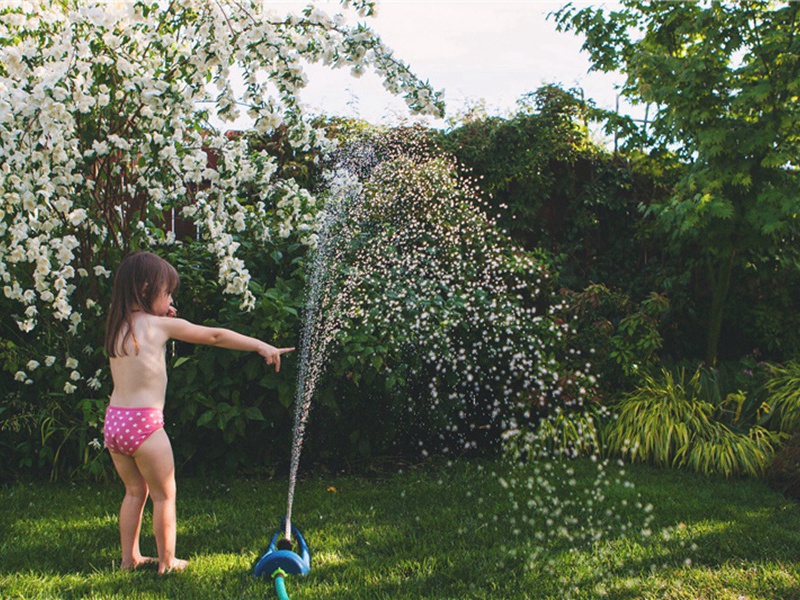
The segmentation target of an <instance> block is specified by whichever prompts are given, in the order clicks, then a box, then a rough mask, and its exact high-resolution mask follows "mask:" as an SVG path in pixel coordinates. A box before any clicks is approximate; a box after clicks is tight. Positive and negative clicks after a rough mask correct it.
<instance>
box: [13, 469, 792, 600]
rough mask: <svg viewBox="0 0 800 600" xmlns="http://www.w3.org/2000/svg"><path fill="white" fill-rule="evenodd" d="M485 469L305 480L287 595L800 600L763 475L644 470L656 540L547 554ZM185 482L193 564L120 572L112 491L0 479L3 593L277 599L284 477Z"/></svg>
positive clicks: (786, 514)
mask: <svg viewBox="0 0 800 600" xmlns="http://www.w3.org/2000/svg"><path fill="white" fill-rule="evenodd" d="M475 466H476V465H475V464H473V463H468V462H465V463H454V464H452V465H450V464H448V465H442V466H438V467H429V468H426V469H424V470H418V471H415V472H413V473H406V474H402V475H397V474H386V475H384V476H381V477H378V478H373V479H365V478H361V477H339V478H332V477H326V478H325V480H324V481H323V480H321V479H317V478H314V477H311V478H309V479H306V480H302V481H301V482H300V485H299V487H298V500H299V504H298V513H297V523H296V524H297V525H298V526H299V527H300V528H301V530H302V531H303V533H304V535H305V536H306V538H307V540H308V542H309V545H310V547H311V551H312V569H311V573H310V574H309V575H307V576H305V577H290V578H289V579H288V580H287V588H288V590H289V595H290V597H291V598H292V599H293V600H304V599H311V598H314V599H319V598H326V599H328V598H330V599H334V600H335V599H345V598H347V599H348V600H349V599H352V598H408V599H411V598H442V599H444V598H453V599H463V598H470V599H472V598H478V599H480V598H487V599H488V598H504V599H510V600H514V599H524V598H537V599H538V598H553V599H556V598H558V599H561V598H576V599H577V598H586V599H589V598H621V599H634V598H659V599H660V598H673V599H687V600H688V599H695V598H715V599H717V598H723V599H724V598H732V599H734V600H737V599H738V598H739V597H740V596H744V597H746V598H747V599H748V600H757V599H764V600H766V599H776V598H780V599H781V600H792V599H795V600H800V566H799V565H798V562H797V561H798V554H800V552H798V549H800V506H798V505H797V504H796V503H793V502H790V501H788V500H786V499H785V498H782V497H781V496H779V495H777V494H775V493H774V492H772V491H771V490H769V489H768V488H766V487H765V486H763V485H762V484H760V483H758V482H754V481H746V480H740V481H724V480H706V479H704V478H702V477H699V476H693V475H688V474H685V473H676V472H673V471H659V470H656V469H651V468H648V467H637V468H634V469H631V470H630V475H631V478H632V480H633V481H634V483H635V484H636V488H637V490H638V491H639V492H640V493H641V494H642V495H643V496H644V497H646V498H648V499H650V500H652V501H653V502H654V505H655V506H656V509H655V511H654V515H655V520H654V522H653V523H652V525H651V529H652V531H651V533H650V535H649V536H642V535H640V532H634V533H633V534H632V535H629V536H615V537H611V538H609V539H604V540H602V541H600V542H599V543H597V544H595V545H594V546H592V547H583V546H581V547H574V548H569V547H565V546H563V545H562V546H559V547H553V548H552V549H549V550H548V549H547V548H548V546H547V545H546V541H545V542H542V541H537V540H536V539H535V538H532V537H531V538H529V537H526V536H524V535H518V536H513V535H510V534H509V531H508V523H509V520H510V519H511V518H519V516H520V515H519V514H518V510H515V509H514V508H513V507H512V506H511V505H510V504H509V502H508V500H507V498H506V497H505V495H504V494H503V493H501V488H500V486H499V484H498V483H497V481H496V480H495V479H494V478H492V477H489V476H488V475H487V470H483V469H476V468H475ZM332 485H334V486H335V487H336V489H337V492H336V493H331V492H328V491H326V490H327V489H328V488H329V487H330V486H332ZM179 488H180V489H181V493H180V495H179V502H178V511H179V517H178V526H179V529H178V550H179V553H180V554H181V555H182V556H185V557H188V558H189V559H190V560H191V563H190V567H189V569H188V570H187V571H186V572H185V573H178V574H172V575H170V576H167V577H159V576H158V575H157V574H156V573H155V572H154V570H153V569H142V570H141V571H138V572H135V573H127V572H121V571H118V570H116V567H117V566H118V564H119V556H118V552H119V550H118V543H119V542H118V532H117V528H116V516H115V514H114V512H115V508H111V507H115V506H116V505H117V504H118V502H119V499H120V490H119V489H118V487H117V486H115V485H105V486H103V485H99V484H84V485H74V486H72V485H48V484H33V485H22V484H18V485H12V486H9V487H6V488H2V489H0V504H2V505H3V506H4V507H6V508H7V509H8V510H4V511H2V512H1V513H0V530H2V531H4V532H8V534H7V535H4V536H3V538H2V539H0V589H2V590H3V593H2V596H3V597H11V598H14V597H20V598H79V597H92V598H99V599H111V598H114V599H116V598H143V599H144V598H147V599H149V598H192V599H194V598H199V599H204V598H208V599H212V598H213V599H218V598H231V599H233V598H265V597H267V598H269V597H274V590H273V589H272V584H271V582H269V581H263V580H258V579H256V578H255V577H254V576H253V567H254V565H255V563H256V561H257V560H258V559H259V558H260V557H261V555H262V554H263V552H264V551H265V550H266V548H267V545H268V543H269V540H270V538H271V537H272V534H273V533H274V532H275V531H276V528H277V527H278V524H279V518H280V512H281V509H282V506H281V504H282V501H283V498H282V492H283V491H284V490H285V483H284V482H282V481H259V480H239V481H232V482H229V483H227V484H225V485H223V484H220V483H215V482H212V481H211V480H206V479H201V478H195V479H188V480H185V481H182V482H180V484H179ZM467 492H469V493H470V495H467ZM662 496H663V497H668V498H669V499H670V501H669V502H665V501H660V500H659V498H660V497H662ZM43 498H47V500H48V501H47V502H43V501H42V499H43ZM31 503H33V504H34V507H35V511H34V513H33V514H28V513H27V512H26V509H27V508H30V504H31ZM631 510H634V509H633V507H631ZM150 527H151V525H150V521H149V518H148V520H147V521H146V523H145V526H144V529H143V531H144V532H145V533H143V538H142V546H143V551H145V552H150V553H152V552H154V547H153V542H152V535H151V534H150ZM544 533H545V534H547V533H548V532H546V531H545V532H544ZM543 544H544V545H543ZM503 547H505V548H506V549H505V550H503ZM512 547H513V549H515V550H516V553H515V555H513V556H512V554H510V552H509V550H510V549H512Z"/></svg>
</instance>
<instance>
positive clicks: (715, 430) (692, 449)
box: [607, 369, 781, 477]
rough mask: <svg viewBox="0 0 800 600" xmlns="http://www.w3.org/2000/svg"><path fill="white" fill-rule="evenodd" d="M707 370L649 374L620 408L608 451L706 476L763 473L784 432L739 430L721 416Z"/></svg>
mask: <svg viewBox="0 0 800 600" xmlns="http://www.w3.org/2000/svg"><path fill="white" fill-rule="evenodd" d="M702 380H703V373H702V371H701V370H698V371H696V372H695V374H694V375H693V376H692V377H691V378H689V379H688V380H687V375H686V371H685V370H684V369H680V370H679V371H678V373H677V375H675V374H673V373H672V372H670V371H669V370H667V369H662V370H661V372H660V373H659V374H658V375H651V374H647V373H645V374H644V375H643V376H642V380H641V382H640V383H639V385H638V386H637V387H636V388H635V389H634V390H633V391H632V392H630V393H628V394H626V395H625V396H624V397H623V398H622V400H621V401H620V403H619V405H618V406H617V407H616V410H617V412H618V416H617V418H616V419H614V420H613V421H611V422H610V424H609V426H608V427H609V429H608V432H607V443H608V451H610V452H613V453H619V454H621V455H623V456H628V457H630V459H631V460H633V461H648V462H652V463H654V464H657V465H663V466H677V467H682V466H686V467H688V468H691V469H693V470H695V471H698V472H701V473H703V474H706V475H711V474H721V475H724V476H726V477H730V476H732V475H737V474H744V475H752V476H759V475H761V474H763V472H764V470H765V469H766V467H767V465H768V464H769V462H770V460H771V459H772V456H773V452H774V447H775V445H776V444H777V443H778V442H779V441H780V439H781V436H780V434H778V433H776V432H771V431H768V430H767V429H765V428H763V427H761V426H759V425H752V426H750V427H748V428H747V430H746V431H742V432H738V431H734V430H733V429H731V427H729V426H728V425H726V424H725V423H723V422H722V421H721V420H720V419H719V418H718V410H719V406H715V405H714V404H713V403H712V402H710V401H709V400H708V398H707V396H705V395H704V393H703V383H702Z"/></svg>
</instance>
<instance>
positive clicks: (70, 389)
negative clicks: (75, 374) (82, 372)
mask: <svg viewBox="0 0 800 600" xmlns="http://www.w3.org/2000/svg"><path fill="white" fill-rule="evenodd" d="M77 389H78V388H77V387H75V386H74V385H72V384H71V383H70V382H69V381H68V382H67V383H65V384H64V391H65V392H66V393H67V394H72V393H73V392H74V391H75V390H77Z"/></svg>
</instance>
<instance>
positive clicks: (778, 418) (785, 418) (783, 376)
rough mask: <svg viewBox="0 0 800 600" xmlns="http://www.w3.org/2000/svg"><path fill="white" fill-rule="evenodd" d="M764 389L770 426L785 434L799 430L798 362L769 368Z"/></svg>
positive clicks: (799, 378) (799, 363)
mask: <svg viewBox="0 0 800 600" xmlns="http://www.w3.org/2000/svg"><path fill="white" fill-rule="evenodd" d="M765 388H766V391H767V401H768V403H769V406H770V409H771V413H770V421H769V422H770V425H772V426H773V427H774V428H775V429H777V430H778V431H783V432H785V433H793V432H795V431H798V430H800V362H798V361H790V362H788V363H787V364H786V365H785V366H780V365H776V366H773V367H771V376H770V378H769V379H768V380H767V382H766V384H765Z"/></svg>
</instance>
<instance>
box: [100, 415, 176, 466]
mask: <svg viewBox="0 0 800 600" xmlns="http://www.w3.org/2000/svg"><path fill="white" fill-rule="evenodd" d="M162 427H164V413H163V412H162V411H161V409H160V408H125V407H122V406H109V407H108V408H107V409H106V421H105V425H104V426H103V437H104V438H105V443H106V448H108V449H109V450H110V451H111V452H116V453H117V454H126V455H127V456H131V455H132V454H133V453H134V452H136V450H138V449H139V446H141V445H142V443H143V442H144V441H145V440H146V439H147V438H149V437H150V436H151V435H152V434H153V433H154V432H156V431H158V430H159V429H161V428H162Z"/></svg>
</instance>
